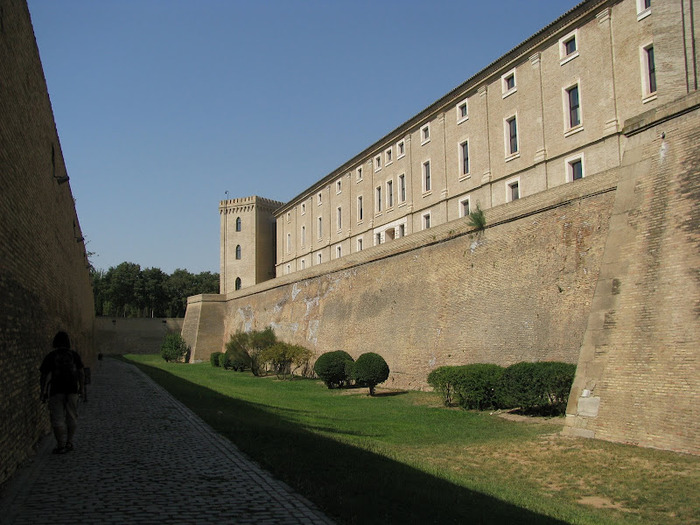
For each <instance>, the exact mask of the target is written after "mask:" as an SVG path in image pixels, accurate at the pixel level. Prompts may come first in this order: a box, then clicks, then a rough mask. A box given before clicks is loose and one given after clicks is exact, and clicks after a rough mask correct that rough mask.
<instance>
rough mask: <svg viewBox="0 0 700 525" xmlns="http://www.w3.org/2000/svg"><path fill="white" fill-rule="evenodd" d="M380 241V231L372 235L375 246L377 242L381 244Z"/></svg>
mask: <svg viewBox="0 0 700 525" xmlns="http://www.w3.org/2000/svg"><path fill="white" fill-rule="evenodd" d="M381 243H382V234H381V233H377V234H376V235H375V236H374V245H375V246H376V245H377V244H381Z"/></svg>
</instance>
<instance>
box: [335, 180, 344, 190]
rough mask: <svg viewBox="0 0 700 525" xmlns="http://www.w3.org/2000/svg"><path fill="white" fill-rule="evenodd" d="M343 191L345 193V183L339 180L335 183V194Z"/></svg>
mask: <svg viewBox="0 0 700 525" xmlns="http://www.w3.org/2000/svg"><path fill="white" fill-rule="evenodd" d="M341 191H343V183H342V181H339V180H338V181H335V192H336V193H340V192H341Z"/></svg>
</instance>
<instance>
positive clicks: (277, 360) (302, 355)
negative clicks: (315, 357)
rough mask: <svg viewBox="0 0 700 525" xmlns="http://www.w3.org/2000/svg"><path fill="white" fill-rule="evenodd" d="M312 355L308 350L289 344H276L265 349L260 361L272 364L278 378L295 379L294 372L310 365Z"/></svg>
mask: <svg viewBox="0 0 700 525" xmlns="http://www.w3.org/2000/svg"><path fill="white" fill-rule="evenodd" d="M311 356H312V353H311V350H309V349H308V348H304V347H303V346H299V345H292V344H289V343H282V342H279V343H275V344H274V345H272V346H269V347H267V348H265V349H264V350H263V351H262V352H261V354H260V360H261V361H262V362H264V363H270V364H272V368H273V370H274V371H275V374H277V377H281V378H282V379H286V378H287V374H289V375H290V376H291V377H292V378H293V377H294V371H295V370H297V369H299V368H300V367H302V366H306V365H308V364H309V360H310V359H311Z"/></svg>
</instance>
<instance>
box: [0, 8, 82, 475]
mask: <svg viewBox="0 0 700 525" xmlns="http://www.w3.org/2000/svg"><path fill="white" fill-rule="evenodd" d="M66 175H67V174H66V168H65V164H64V161H63V156H62V153H61V146H60V143H59V139H58V135H57V133H56V126H55V123H54V119H53V112H52V109H51V103H50V100H49V96H48V92H47V87H46V81H45V79H44V75H43V70H42V67H41V62H40V59H39V52H38V49H37V46H36V42H35V39H34V32H33V29H32V25H31V20H30V16H29V10H28V8H27V4H26V2H25V1H24V0H0V181H1V183H2V189H0V370H2V380H1V381H0V425H1V431H0V482H3V481H4V480H6V479H7V478H8V477H9V476H10V474H11V473H12V472H13V471H14V470H15V468H16V467H17V465H18V464H19V463H20V462H21V461H22V460H24V459H25V458H26V457H27V456H28V454H30V453H31V449H32V446H33V445H34V444H35V443H36V442H37V440H38V439H39V438H40V437H41V436H42V434H44V433H45V432H46V431H47V430H48V416H47V413H46V409H45V407H44V405H42V404H41V403H40V401H39V384H38V383H39V377H38V373H39V372H38V368H39V365H40V362H41V359H42V357H43V355H44V354H45V353H46V352H48V351H49V349H50V345H51V339H52V337H53V335H54V334H55V332H56V331H57V330H59V329H64V330H66V331H68V333H69V334H70V335H71V338H72V340H73V342H74V345H75V347H76V348H77V349H78V350H79V351H80V353H81V354H82V356H83V358H84V359H85V360H86V362H87V363H90V362H91V361H92V358H93V319H94V313H93V312H94V306H93V299H92V290H91V285H90V278H89V273H88V270H87V259H86V254H85V246H84V244H83V242H82V241H81V240H80V239H81V238H82V234H81V231H80V225H79V223H78V218H77V215H76V211H75V206H74V203H73V196H72V194H71V189H70V184H69V183H68V182H64V183H59V178H60V177H65V176H66Z"/></svg>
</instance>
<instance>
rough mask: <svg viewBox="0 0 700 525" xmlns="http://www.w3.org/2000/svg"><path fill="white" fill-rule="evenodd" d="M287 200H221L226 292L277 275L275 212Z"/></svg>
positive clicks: (222, 287)
mask: <svg viewBox="0 0 700 525" xmlns="http://www.w3.org/2000/svg"><path fill="white" fill-rule="evenodd" d="M283 204H284V203H282V202H278V201H273V200H270V199H264V198H262V197H256V196H253V197H244V198H241V199H229V200H224V201H221V202H220V203H219V215H220V216H221V243H220V246H221V250H220V259H221V260H220V265H221V279H220V282H219V291H220V293H222V294H227V293H229V292H233V291H235V290H240V289H241V288H244V287H248V286H252V285H254V284H257V283H260V282H262V281H267V280H268V279H272V278H273V277H274V276H275V253H276V252H275V238H276V237H275V227H276V226H275V216H274V212H275V210H276V209H277V208H279V207H280V206H282V205H283Z"/></svg>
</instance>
